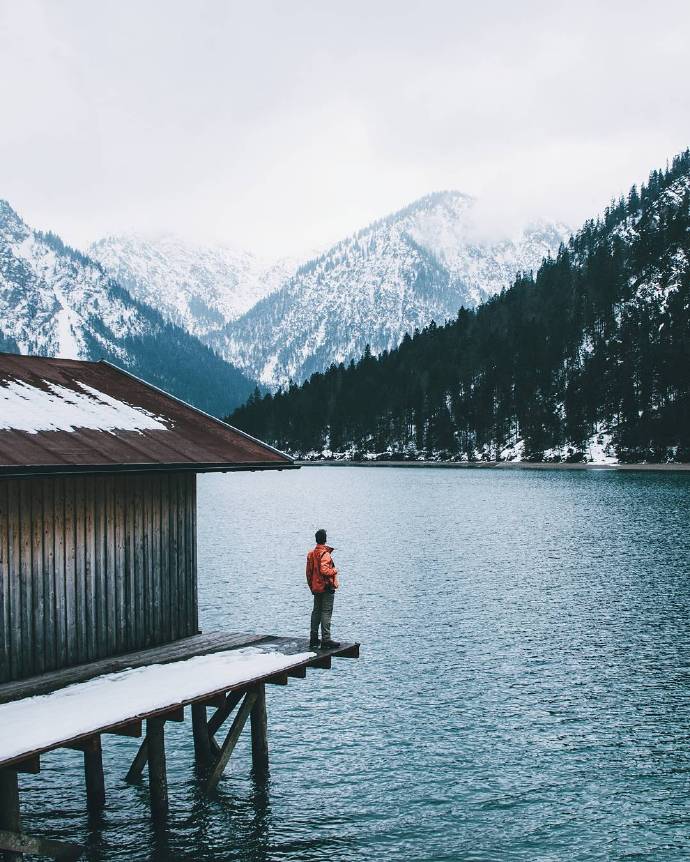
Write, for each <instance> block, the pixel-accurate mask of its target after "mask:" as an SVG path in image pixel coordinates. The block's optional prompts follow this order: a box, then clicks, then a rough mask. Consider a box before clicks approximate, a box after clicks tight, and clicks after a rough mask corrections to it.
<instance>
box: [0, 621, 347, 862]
mask: <svg viewBox="0 0 690 862" xmlns="http://www.w3.org/2000/svg"><path fill="white" fill-rule="evenodd" d="M246 647H254V648H258V650H260V651H261V653H267V654H269V655H279V656H281V657H282V658H281V661H282V663H283V664H282V667H281V669H280V671H278V672H270V673H266V674H259V675H254V676H252V677H251V678H246V679H242V680H241V681H240V682H237V681H233V682H228V684H219V683H218V681H217V680H216V681H215V682H213V683H212V684H209V687H208V690H204V691H203V693H202V694H197V695H195V696H194V697H186V696H184V694H182V695H180V693H179V692H177V693H176V692H175V691H170V693H169V697H168V699H167V701H166V703H165V704H160V703H158V704H157V705H156V707H155V708H153V709H150V710H146V711H144V712H137V711H135V712H133V713H132V714H129V713H127V715H126V717H123V716H122V715H120V716H119V717H118V720H117V721H115V722H113V723H111V724H107V723H106V724H98V723H97V722H96V726H90V725H89V726H88V729H86V728H85V727H83V726H82V727H81V728H80V732H78V733H74V734H71V735H69V736H66V737H65V738H64V739H63V738H60V739H58V740H55V741H53V742H51V743H50V744H49V745H42V746H34V745H27V746H26V748H25V749H24V748H21V751H20V752H19V753H17V752H16V751H15V753H14V754H13V756H10V757H8V756H4V755H3V753H2V751H1V750H0V850H3V851H5V858H6V859H12V860H14V859H20V858H21V854H23V853H37V854H39V855H45V856H49V857H52V858H55V859H76V858H78V857H79V855H80V854H81V848H80V847H78V846H76V845H70V844H65V843H64V842H56V841H52V840H50V839H48V838H40V837H36V836H31V835H26V834H25V833H23V832H22V831H21V826H20V808H19V787H18V780H17V775H18V773H22V772H29V773H38V772H40V768H41V757H42V756H43V755H45V754H47V753H48V752H50V751H54V750H56V749H60V748H70V749H77V750H80V751H82V752H83V754H84V779H85V790H86V804H87V806H88V808H89V810H98V809H100V808H103V806H104V805H105V803H106V794H105V781H104V774H103V758H102V747H103V737H104V736H106V735H108V734H115V735H124V736H132V737H140V738H142V742H141V745H140V747H139V751H138V752H137V754H136V757H135V758H134V761H133V763H132V765H131V767H130V769H129V772H128V773H127V776H126V780H127V781H129V782H136V781H138V780H139V779H140V778H141V777H142V774H143V771H144V769H145V768H146V767H148V778H149V792H150V799H151V810H152V814H153V816H154V817H156V818H161V817H165V815H166V814H167V810H168V789H167V780H166V761H165V724H166V722H168V721H184V719H185V717H186V715H185V714H186V707H188V706H189V707H191V709H190V712H191V718H192V737H193V745H194V761H195V763H196V766H197V767H198V769H199V775H200V780H202V782H203V787H204V789H205V791H206V792H207V793H212V792H213V791H214V790H215V788H216V786H217V784H218V782H219V780H220V778H221V776H222V774H223V771H224V770H225V768H226V766H227V764H228V761H229V759H230V756H231V754H232V752H233V750H234V748H235V746H236V744H237V741H238V739H239V737H240V734H241V732H242V730H243V728H244V726H245V724H246V722H247V721H248V720H249V722H250V726H251V739H252V767H253V769H254V771H255V773H256V774H258V775H265V774H266V773H267V771H268V753H269V752H268V737H267V714H266V695H265V687H266V685H287V684H288V681H289V680H290V679H291V678H292V679H304V678H305V677H306V674H307V670H308V669H309V668H318V669H327V668H330V667H331V663H332V660H333V659H334V658H358V657H359V644H357V643H343V644H341V645H340V646H339V647H337V648H335V649H327V650H317V651H315V652H314V651H313V650H310V649H309V644H308V641H307V640H306V639H295V638H288V637H278V636H274V635H256V634H238V633H228V632H214V633H210V634H198V635H194V636H191V637H186V638H182V639H180V640H178V641H174V642H171V643H167V644H163V645H161V646H157V647H153V648H150V649H145V650H139V651H137V652H132V653H127V654H124V655H121V656H113V657H109V658H106V659H101V660H99V661H95V662H90V663H87V664H81V665H77V666H75V667H71V668H61V669H60V670H55V671H51V672H48V673H43V674H40V675H37V676H34V677H29V678H27V679H22V680H17V681H14V682H9V683H5V684H3V685H0V704H10V705H11V704H19V703H23V704H25V705H30V706H32V707H33V704H28V702H27V700H26V699H27V698H34V697H39V700H37V701H36V702H35V708H36V711H37V714H36V722H50V720H51V717H50V715H40V710H41V708H42V707H43V708H45V706H46V705H47V703H48V700H41V699H40V698H41V696H48V699H49V697H50V696H51V695H53V694H55V693H59V692H60V691H61V690H62V689H65V688H66V687H67V686H70V687H72V688H70V692H72V693H76V694H77V696H78V694H79V686H80V685H81V684H83V683H89V682H90V681H92V680H97V679H98V678H99V677H103V676H104V675H106V674H108V675H110V674H113V675H115V676H114V677H112V679H117V678H118V675H120V674H125V673H127V672H128V671H130V670H131V669H133V668H147V669H149V672H155V668H156V666H167V665H171V664H174V663H178V662H181V663H183V662H185V661H187V660H189V659H194V658H197V657H200V656H211V655H213V654H216V653H222V654H223V655H224V656H225V655H228V654H229V655H230V657H232V651H234V650H243V649H244V648H246ZM305 654H306V657H305ZM239 655H240V653H238V656H239ZM291 656H294V659H295V660H294V662H293V661H291V660H290V659H291ZM180 666H182V665H180ZM209 709H212V710H213V712H212V714H211V715H209V714H208V710H209ZM227 722H229V728H228V730H227V732H226V734H225V737H224V739H222V740H217V739H216V736H217V735H218V733H219V732H220V731H221V728H223V726H224V725H225V724H226V723H227ZM19 742H21V741H19ZM15 749H16V745H15Z"/></svg>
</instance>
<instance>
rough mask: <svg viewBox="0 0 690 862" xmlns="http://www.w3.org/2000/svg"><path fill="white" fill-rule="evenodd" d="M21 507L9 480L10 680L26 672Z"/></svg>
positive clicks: (13, 483) (15, 485)
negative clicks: (23, 624)
mask: <svg viewBox="0 0 690 862" xmlns="http://www.w3.org/2000/svg"><path fill="white" fill-rule="evenodd" d="M20 510H21V505H20V497H19V482H18V481H17V480H9V481H8V482H7V532H8V535H7V557H8V563H9V571H10V574H9V580H10V583H9V587H10V589H9V594H10V643H11V652H10V679H18V678H19V677H21V676H22V675H23V673H24V660H23V656H24V637H23V631H22V586H21V566H20V559H21V550H20V549H21V519H20Z"/></svg>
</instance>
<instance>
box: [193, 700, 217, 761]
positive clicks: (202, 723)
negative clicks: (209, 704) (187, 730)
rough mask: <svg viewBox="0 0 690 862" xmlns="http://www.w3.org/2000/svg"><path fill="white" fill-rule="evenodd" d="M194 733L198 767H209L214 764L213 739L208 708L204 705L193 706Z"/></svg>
mask: <svg viewBox="0 0 690 862" xmlns="http://www.w3.org/2000/svg"><path fill="white" fill-rule="evenodd" d="M192 733H193V734H194V758H195V760H196V763H197V766H208V765H209V764H210V763H212V762H213V754H212V752H211V737H210V735H209V731H208V722H207V721H206V707H205V706H204V705H203V704H202V703H193V704H192Z"/></svg>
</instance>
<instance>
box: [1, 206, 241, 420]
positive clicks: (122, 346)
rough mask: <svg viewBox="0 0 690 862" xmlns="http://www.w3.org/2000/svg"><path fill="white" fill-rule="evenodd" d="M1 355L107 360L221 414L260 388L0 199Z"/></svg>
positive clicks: (99, 268)
mask: <svg viewBox="0 0 690 862" xmlns="http://www.w3.org/2000/svg"><path fill="white" fill-rule="evenodd" d="M0 349H1V350H7V351H12V352H18V353H33V354H38V355H44V356H59V357H63V358H70V359H101V358H103V359H108V360H110V361H112V362H114V363H116V364H118V365H120V366H122V367H124V368H126V369H127V370H130V371H132V372H133V373H134V374H137V375H138V376H140V377H143V378H144V379H146V380H148V381H150V382H151V383H154V384H155V385H158V386H161V387H163V388H166V389H168V390H169V391H171V392H172V393H173V394H175V395H177V396H179V397H181V398H183V399H185V400H187V401H191V402H192V403H194V404H196V405H197V406H199V407H202V408H203V409H205V410H208V411H209V412H211V413H216V414H218V415H222V414H224V413H227V412H228V408H229V407H230V405H236V404H238V403H241V402H242V401H243V400H244V399H245V398H246V397H247V395H248V394H249V393H250V392H251V390H252V388H253V383H252V382H251V381H250V380H249V379H248V378H247V377H245V375H244V374H242V373H240V372H239V371H238V370H237V369H236V368H233V367H232V366H230V365H229V364H228V363H226V362H224V361H223V360H222V359H220V357H218V356H217V355H215V354H214V353H213V352H212V351H211V350H210V349H209V348H208V347H206V346H205V345H203V344H202V343H201V342H200V341H199V340H198V339H197V338H195V337H193V336H192V335H190V334H189V333H188V332H186V331H184V330H183V329H181V328H179V327H177V326H174V325H172V324H170V323H168V322H167V321H165V320H164V319H163V317H162V316H161V315H160V314H159V313H158V311H156V310H155V309H153V308H151V307H149V306H147V305H145V304H144V303H141V302H138V301H137V300H135V299H134V298H133V297H132V296H131V295H130V294H129V292H128V291H127V290H125V289H124V288H123V287H121V286H120V285H119V284H118V283H117V282H115V281H114V280H113V279H111V278H110V277H109V276H108V275H107V274H106V272H105V270H104V269H103V267H102V266H101V265H100V264H99V263H97V262H96V261H94V260H92V259H91V258H89V257H87V256H86V255H83V254H81V253H80V252H78V251H75V250H74V249H71V248H69V247H67V246H65V245H64V244H63V242H62V241H61V240H60V238H59V237H57V236H55V235H54V234H51V233H47V234H46V233H41V232H39V231H34V230H32V229H31V228H29V227H28V226H27V225H26V224H25V223H24V222H23V221H22V219H21V218H20V217H19V216H18V215H17V213H16V212H15V211H14V210H13V209H12V207H11V206H10V205H9V204H8V203H7V202H5V201H2V200H0Z"/></svg>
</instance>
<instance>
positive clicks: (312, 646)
mask: <svg viewBox="0 0 690 862" xmlns="http://www.w3.org/2000/svg"><path fill="white" fill-rule="evenodd" d="M318 648H319V642H318V640H315V641H309V649H318Z"/></svg>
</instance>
